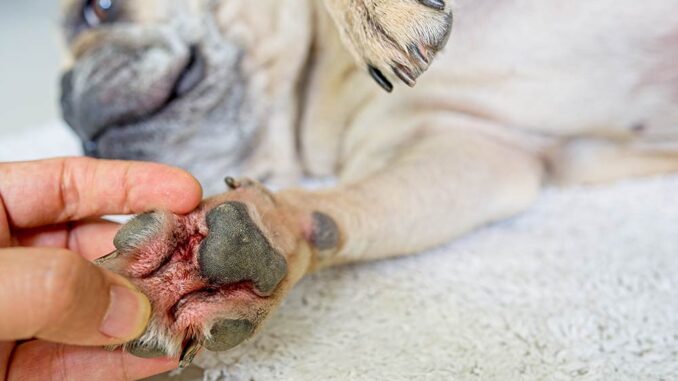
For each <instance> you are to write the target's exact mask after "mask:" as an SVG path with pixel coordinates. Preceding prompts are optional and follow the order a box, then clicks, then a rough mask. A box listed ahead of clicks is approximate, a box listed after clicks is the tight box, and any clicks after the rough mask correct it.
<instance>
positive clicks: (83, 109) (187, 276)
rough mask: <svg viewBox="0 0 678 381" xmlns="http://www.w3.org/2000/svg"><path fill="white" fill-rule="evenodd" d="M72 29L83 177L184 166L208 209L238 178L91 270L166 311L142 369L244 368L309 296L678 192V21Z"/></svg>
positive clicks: (433, 6) (397, 17)
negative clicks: (233, 361) (112, 167)
mask: <svg viewBox="0 0 678 381" xmlns="http://www.w3.org/2000/svg"><path fill="white" fill-rule="evenodd" d="M63 9H64V17H63V20H64V23H63V24H64V34H65V39H66V41H67V43H68V46H69V52H70V54H69V56H70V58H71V59H70V60H69V62H68V63H67V66H68V68H67V71H66V72H65V74H64V76H63V79H62V100H61V103H62V109H63V115H64V118H65V120H66V121H67V122H68V124H69V125H70V126H72V128H73V129H74V130H75V131H76V133H77V134H78V135H79V137H80V138H81V139H82V141H83V146H84V149H85V152H86V153H87V154H88V155H90V156H95V157H101V158H115V159H134V160H151V161H158V162H163V163H168V164H172V165H176V166H179V167H182V168H185V169H187V170H189V171H191V172H192V173H194V174H195V175H196V176H197V177H198V179H200V180H201V182H202V183H203V185H204V186H205V189H206V190H207V192H209V193H211V194H214V193H216V192H217V191H219V190H220V189H221V187H223V186H224V185H223V184H222V183H221V182H222V180H221V179H223V178H224V176H226V175H229V174H230V175H234V176H235V177H229V178H227V179H226V184H227V186H228V188H229V191H227V192H226V193H222V194H218V195H216V196H213V197H211V198H208V199H207V200H206V201H204V202H203V204H202V205H201V206H200V207H199V208H198V209H197V210H196V211H194V212H193V213H191V214H189V215H185V216H177V215H173V214H171V213H169V212H165V211H152V212H149V213H146V214H142V215H140V216H137V217H136V218H134V219H133V220H132V221H131V222H129V223H128V224H127V225H125V226H124V227H123V228H122V229H121V230H120V232H119V233H118V235H117V236H116V238H115V242H114V243H115V247H116V251H115V252H114V253H112V254H110V255H108V256H105V257H103V258H102V259H100V260H99V261H98V263H99V264H100V265H102V266H104V267H106V268H108V269H110V270H112V271H115V272H117V273H120V274H122V275H125V276H127V277H128V278H130V279H131V280H132V281H133V282H134V283H135V284H136V285H137V286H138V287H139V288H140V289H141V290H142V291H143V292H144V293H146V294H147V295H148V296H149V298H150V300H151V301H152V305H153V317H152V320H151V323H150V324H149V327H148V329H147V331H146V332H145V333H144V335H143V336H142V337H140V338H138V339H137V340H135V341H133V342H130V343H128V344H126V345H125V346H124V347H125V350H127V351H129V352H131V353H132V354H135V355H138V356H143V357H155V356H166V355H169V356H176V355H179V356H180V357H181V364H182V365H187V364H189V363H190V362H191V361H192V360H193V356H195V354H196V353H197V352H198V351H199V350H200V349H201V348H206V349H209V350H213V351H224V350H228V349H230V348H233V347H234V346H236V345H238V344H239V343H241V342H243V341H244V340H246V339H248V338H249V337H251V336H252V335H254V334H255V333H256V332H257V331H258V330H259V329H260V327H261V326H262V322H263V321H264V320H265V319H266V318H267V317H268V316H270V314H271V312H272V311H274V310H275V308H276V306H278V305H279V303H280V302H281V300H282V299H283V298H284V297H285V295H286V294H287V293H288V292H289V290H290V289H291V288H292V287H293V286H294V284H296V283H297V282H298V281H299V280H300V279H301V278H302V277H303V276H304V275H305V274H308V273H309V272H312V271H316V270H318V269H322V268H326V267H329V266H335V265H339V264H344V263H350V262H357V261H367V260H376V259H382V258H389V257H394V256H399V255H406V254H412V253H416V252H418V251H421V250H424V249H427V248H431V247H434V246H437V245H440V244H442V243H444V242H447V241H449V240H452V239H454V238H456V237H459V236H460V235H463V234H465V233H467V232H469V231H471V230H473V229H475V228H477V227H479V226H482V225H485V224H488V223H491V222H494V221H498V220H501V219H505V218H507V217H510V216H513V215H515V214H517V213H519V212H521V211H524V210H525V209H527V208H528V207H529V206H530V204H531V203H532V202H533V200H534V199H535V197H536V196H537V195H538V193H539V190H540V188H541V187H542V186H543V184H545V183H555V184H565V185H567V184H595V183H601V182H608V181H614V180H617V179H622V178H626V177H631V176H646V175H654V174H662V173H669V172H674V171H676V170H678V65H677V64H676V62H678V19H677V18H676V17H675V10H676V9H678V0H650V1H646V2H637V1H632V0H589V1H586V2H563V1H554V0H503V1H497V0H456V1H455V2H452V1H451V0H323V1H321V0H315V1H314V0H259V1H257V2H251V1H246V0H146V1H129V0H65V1H64V7H63ZM301 176H310V177H317V178H325V177H334V178H336V185H333V186H332V187H329V188H327V189H322V190H306V189H295V188H289V185H290V184H293V183H294V182H295V181H297V180H298V179H299V178H300V177H301ZM242 177H246V178H242ZM250 179H254V180H250ZM271 189H280V190H278V191H275V192H274V191H272V190H271ZM221 190H223V189H221Z"/></svg>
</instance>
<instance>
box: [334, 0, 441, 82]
mask: <svg viewBox="0 0 678 381" xmlns="http://www.w3.org/2000/svg"><path fill="white" fill-rule="evenodd" d="M450 1H451V0H386V1H384V0H325V5H326V7H327V9H328V11H329V13H330V14H331V16H332V18H333V19H334V21H335V23H336V25H337V27H338V28H339V30H340V34H341V36H342V38H343V40H344V42H345V44H346V45H347V47H348V48H349V50H350V51H351V52H352V54H353V56H354V57H355V59H356V60H357V62H358V65H360V66H363V67H364V68H365V70H366V71H367V72H369V73H370V75H371V76H372V77H373V78H374V79H375V80H376V81H377V83H378V84H379V85H381V86H382V87H383V88H384V90H386V91H388V92H391V91H392V90H393V85H392V81H393V80H400V81H402V82H404V83H405V84H407V85H408V86H410V87H412V86H414V85H415V84H416V82H417V78H418V77H419V76H420V75H422V74H423V73H424V72H425V71H426V70H427V69H428V68H429V66H430V65H431V62H432V61H433V59H434V57H435V56H436V54H437V53H438V52H439V51H440V50H441V49H442V48H443V47H444V46H445V45H446V44H447V40H448V37H449V35H450V32H451V30H452V10H451V7H450V4H449V2H450Z"/></svg>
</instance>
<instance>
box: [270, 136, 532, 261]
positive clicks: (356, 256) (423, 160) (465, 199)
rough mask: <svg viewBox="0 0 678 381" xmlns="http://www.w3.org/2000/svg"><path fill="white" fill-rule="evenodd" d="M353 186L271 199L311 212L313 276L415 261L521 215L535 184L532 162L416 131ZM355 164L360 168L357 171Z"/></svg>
mask: <svg viewBox="0 0 678 381" xmlns="http://www.w3.org/2000/svg"><path fill="white" fill-rule="evenodd" d="M397 152H398V154H397V155H396V156H395V157H394V158H393V159H392V160H390V164H388V165H387V166H386V167H385V168H382V169H379V170H376V171H374V172H373V173H371V174H370V175H368V176H364V177H363V178H362V180H359V181H350V180H349V181H346V182H345V183H343V184H341V185H339V186H338V187H336V188H335V189H331V190H326V191H317V192H308V191H303V190H289V191H284V192H281V193H279V194H278V197H279V198H281V199H284V200H286V201H287V202H290V203H292V204H295V205H296V206H297V207H298V208H299V209H303V210H307V211H309V212H311V211H313V215H314V218H313V219H314V222H313V224H312V225H313V226H312V227H310V228H309V229H308V231H309V235H310V241H311V242H314V243H315V244H316V246H317V247H318V249H319V250H318V255H317V258H316V260H315V268H318V267H325V266H329V265H335V264H341V263H347V262H352V261H360V260H371V259H380V258H385V257H391V256H397V255H404V254H409V253H414V252H416V251H420V250H423V249H426V248H430V247H433V246H435V245H439V244H442V243H444V242H447V241H449V240H450V239H452V238H454V237H457V236H459V235H461V234H464V233H466V232H468V231H470V230H471V229H473V228H475V227H478V226H481V225H483V224H486V223H489V222H492V221H496V220H499V219H502V218H506V217H509V216H511V215H513V214H515V213H517V212H520V211H522V210H523V209H525V208H526V207H527V206H528V205H529V204H530V203H531V202H532V200H533V199H534V198H535V196H536V194H537V192H538V189H539V187H540V183H541V177H542V165H541V162H540V161H539V160H538V159H537V158H535V157H533V156H532V155H530V154H528V153H526V152H523V151H521V150H519V149H516V148H512V147H509V146H506V145H504V144H502V143H499V142H497V141H494V140H492V139H490V138H487V137H484V136H482V135H478V134H473V133H469V132H465V131H459V130H451V131H445V130H443V131H422V132H421V133H420V134H419V137H418V138H417V141H415V142H411V143H408V144H407V146H405V147H402V146H401V147H400V149H399V150H397ZM358 164H359V163H358Z"/></svg>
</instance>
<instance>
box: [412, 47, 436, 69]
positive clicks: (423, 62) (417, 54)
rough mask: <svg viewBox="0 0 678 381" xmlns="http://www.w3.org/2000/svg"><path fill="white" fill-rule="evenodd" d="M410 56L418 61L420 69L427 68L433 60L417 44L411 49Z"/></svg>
mask: <svg viewBox="0 0 678 381" xmlns="http://www.w3.org/2000/svg"><path fill="white" fill-rule="evenodd" d="M408 50H409V52H410V56H412V57H413V58H414V59H416V60H417V63H418V64H419V66H420V67H424V68H427V67H428V66H429V65H430V64H431V60H430V59H429V58H428V57H427V56H426V53H424V52H423V51H422V49H421V48H420V47H419V45H417V44H412V45H410V47H409V49H408Z"/></svg>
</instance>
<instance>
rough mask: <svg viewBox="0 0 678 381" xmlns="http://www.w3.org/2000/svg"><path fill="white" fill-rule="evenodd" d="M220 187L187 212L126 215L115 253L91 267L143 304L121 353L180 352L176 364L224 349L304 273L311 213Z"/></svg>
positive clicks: (244, 187)
mask: <svg viewBox="0 0 678 381" xmlns="http://www.w3.org/2000/svg"><path fill="white" fill-rule="evenodd" d="M227 183H228V185H229V186H230V187H231V191H230V192H227V193H224V194H222V195H219V196H216V197H213V198H211V199H208V200H206V201H204V202H203V204H202V205H201V206H200V207H199V208H198V209H196V210H195V211H194V212H192V213H190V214H188V215H185V216H178V215H174V214H172V213H169V212H162V211H158V212H151V213H146V214H142V215H139V216H137V217H135V218H134V219H133V220H131V221H130V222H129V223H127V224H126V225H125V226H123V228H122V229H121V230H120V231H119V232H118V234H117V236H116V237H115V240H114V244H115V247H116V251H115V252H114V253H113V254H111V255H108V256H106V257H104V258H101V259H100V260H98V261H97V263H98V264H99V265H101V266H103V267H105V268H107V269H109V270H112V271H114V272H117V273H119V274H121V275H124V276H126V277H127V278H129V279H130V280H131V281H132V282H133V283H134V284H135V285H136V286H137V287H138V288H139V289H140V290H141V291H142V292H144V293H145V294H146V295H147V296H148V297H149V299H150V300H151V305H152V307H153V313H152V317H151V321H150V323H149V326H148V328H147V330H146V332H145V333H144V334H143V335H142V336H141V337H140V338H138V339H137V340H135V341H132V342H130V343H127V344H125V345H124V349H125V350H127V351H128V352H130V353H132V354H134V355H137V356H141V357H159V356H177V355H180V356H181V365H182V366H185V365H187V364H189V363H190V362H191V361H192V360H193V357H194V356H195V355H196V353H197V352H198V351H199V350H200V348H202V347H205V348H207V349H209V350H212V351H225V350H228V349H231V348H233V347H234V346H236V345H238V344H240V343H241V342H243V341H244V340H246V339H247V338H249V337H251V336H252V335H253V334H254V333H255V332H256V331H257V329H258V328H259V327H260V326H261V323H262V322H263V321H264V320H265V318H266V317H267V316H268V315H269V314H270V312H271V311H273V310H274V309H275V308H276V307H277V306H278V304H279V303H280V301H281V300H282V298H283V297H284V296H285V295H286V294H287V293H288V292H289V290H290V288H291V287H292V286H293V285H294V284H295V283H297V282H298V281H299V279H301V277H302V276H303V275H304V274H305V273H306V272H307V271H308V269H309V266H310V264H311V260H312V258H311V257H312V250H313V249H312V246H313V239H312V238H313V234H310V233H309V231H308V230H309V229H312V227H313V221H314V218H316V217H315V215H314V214H312V213H309V214H304V213H302V212H299V211H298V210H296V209H294V208H292V207H290V206H288V205H286V204H285V203H284V202H283V201H281V200H277V199H276V198H275V196H274V195H273V194H271V193H270V192H268V190H266V189H265V188H264V187H262V186H261V185H260V184H258V183H256V182H253V181H249V180H245V181H236V180H234V179H227ZM305 227H309V228H307V229H306V230H305ZM311 233H312V232H311Z"/></svg>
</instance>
